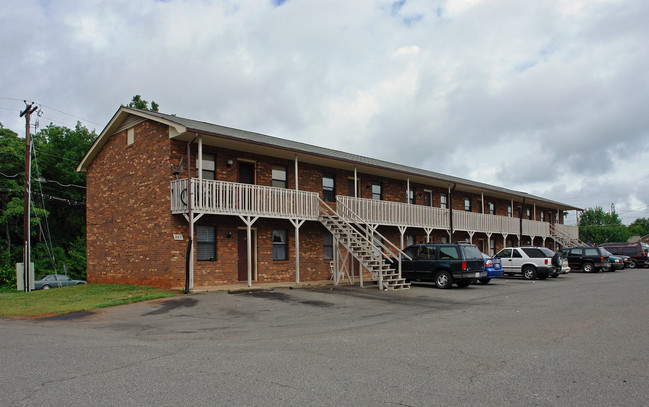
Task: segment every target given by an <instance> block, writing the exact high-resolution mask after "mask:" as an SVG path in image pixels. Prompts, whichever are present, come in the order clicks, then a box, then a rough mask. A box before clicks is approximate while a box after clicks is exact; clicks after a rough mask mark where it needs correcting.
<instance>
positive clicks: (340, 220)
mask: <svg viewBox="0 0 649 407" xmlns="http://www.w3.org/2000/svg"><path fill="white" fill-rule="evenodd" d="M318 201H320V205H319V206H318V208H319V209H320V212H322V214H323V215H324V216H326V217H328V218H329V219H330V220H332V221H333V222H334V223H336V224H338V225H339V224H340V223H343V224H345V225H346V226H347V227H348V228H349V229H351V230H354V231H355V232H356V234H358V235H360V236H361V239H363V241H365V243H366V244H369V246H370V247H377V246H378V247H380V248H381V249H385V250H387V251H388V253H389V254H390V255H392V257H395V258H397V259H398V260H397V261H398V272H399V277H400V278H401V256H397V255H395V254H394V253H393V252H392V251H391V250H390V249H389V248H388V247H387V246H385V245H384V244H383V242H375V241H374V240H373V239H372V240H370V239H369V238H368V237H367V235H366V234H365V235H364V234H362V233H360V232H359V231H358V230H356V228H355V227H354V226H353V225H352V224H351V223H349V222H347V220H346V219H344V218H343V217H341V216H340V215H339V214H338V212H337V211H335V210H334V209H333V208H332V207H331V206H329V205H328V204H327V203H326V202H325V201H323V200H322V199H321V198H320V197H318ZM323 206H324V207H325V208H326V209H327V210H328V211H329V212H327V211H325V210H324V209H323ZM343 206H344V205H343ZM347 209H349V208H347ZM350 212H352V213H354V212H353V211H351V210H350ZM332 213H333V214H335V215H336V216H337V218H334V217H333V216H332V215H331V214H332ZM354 215H355V216H357V217H358V215H356V214H355V213H354ZM374 232H375V233H376V234H378V235H379V236H380V237H381V238H382V239H383V240H386V241H387V242H388V243H390V244H391V245H392V246H394V245H393V244H392V242H390V241H389V240H388V239H386V238H385V236H383V235H382V234H380V233H379V232H377V231H374ZM350 237H351V236H350ZM377 243H378V245H377ZM394 247H395V248H396V249H397V251H398V252H399V253H401V254H402V255H403V256H406V257H407V258H408V259H409V260H412V258H411V257H410V256H408V255H407V254H406V253H404V252H403V251H401V249H399V248H397V247H396V246H394ZM379 253H380V255H379V258H380V257H384V258H386V259H387V260H389V261H390V263H393V262H394V261H393V260H392V258H391V257H389V256H388V255H387V254H385V253H384V252H383V250H379ZM366 267H367V266H366ZM377 274H378V285H379V287H383V273H382V272H380V271H379V272H377Z"/></svg>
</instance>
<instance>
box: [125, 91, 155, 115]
mask: <svg viewBox="0 0 649 407" xmlns="http://www.w3.org/2000/svg"><path fill="white" fill-rule="evenodd" d="M126 106H127V107H132V108H135V109H142V110H150V111H152V112H157V111H158V109H159V108H160V105H159V104H157V103H156V102H155V101H153V100H152V101H151V108H150V109H149V102H147V101H146V100H144V99H142V96H140V95H135V96H133V100H131V102H130V103H129V104H128V105H126Z"/></svg>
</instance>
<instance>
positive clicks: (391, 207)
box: [336, 195, 449, 229]
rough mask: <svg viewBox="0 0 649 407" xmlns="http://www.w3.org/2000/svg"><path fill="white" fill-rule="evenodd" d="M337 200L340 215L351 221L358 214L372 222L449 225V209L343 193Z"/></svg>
mask: <svg viewBox="0 0 649 407" xmlns="http://www.w3.org/2000/svg"><path fill="white" fill-rule="evenodd" d="M336 202H337V203H338V204H339V205H336V210H337V211H338V213H339V214H340V216H342V217H343V218H345V219H346V220H347V221H351V222H356V217H355V216H354V215H356V216H358V217H360V218H361V219H364V220H365V223H370V224H371V223H375V224H380V225H391V226H411V227H421V228H426V227H432V228H434V229H448V227H449V226H448V225H449V223H448V209H441V208H434V207H431V206H423V205H410V204H406V203H402V202H390V201H378V200H375V199H366V198H354V197H350V196H341V195H338V196H337V197H336Z"/></svg>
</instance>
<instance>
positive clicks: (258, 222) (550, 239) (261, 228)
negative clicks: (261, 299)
mask: <svg viewBox="0 0 649 407" xmlns="http://www.w3.org/2000/svg"><path fill="white" fill-rule="evenodd" d="M431 149H433V146H431ZM431 154H434V151H431ZM77 170H78V171H83V172H86V173H87V178H86V185H87V200H86V206H87V254H88V256H87V271H88V273H87V274H88V281H89V282H91V283H132V284H143V285H152V286H161V287H174V288H181V287H183V286H185V287H189V288H190V289H191V288H193V287H206V286H215V285H229V284H240V283H247V284H248V285H252V284H254V283H266V282H295V283H300V282H305V281H315V280H327V279H329V278H334V280H335V281H336V282H337V281H338V280H339V279H340V278H342V277H344V278H346V279H348V280H349V281H357V280H358V281H360V282H361V284H362V282H363V281H364V280H367V279H370V278H371V279H374V280H377V281H378V284H379V286H380V287H386V288H398V287H401V286H403V281H402V279H400V278H399V264H398V263H399V262H398V260H397V261H394V262H392V263H391V262H390V260H389V259H390V258H394V259H399V258H401V255H400V254H401V249H402V248H404V247H405V246H406V245H408V244H412V243H422V242H457V241H468V242H472V243H474V244H476V245H477V246H478V247H479V248H480V250H482V251H483V252H485V253H488V254H493V253H494V252H496V251H497V250H499V249H500V248H502V247H504V246H509V245H538V246H547V247H550V248H552V249H556V248H558V246H563V245H569V244H571V243H572V241H574V240H575V239H576V238H577V236H578V230H577V227H575V226H567V225H564V224H563V222H564V212H565V211H568V210H581V209H580V208H577V207H574V206H571V205H568V204H564V203H560V202H555V201H553V200H550V199H545V198H542V197H538V196H533V195H529V194H526V193H524V192H519V191H514V190H510V189H506V188H501V187H498V186H494V185H488V184H484V183H480V182H474V181H471V180H467V179H462V178H458V177H453V176H448V175H444V174H440V173H436V172H431V171H427V170H422V169H418V168H413V167H409V166H405V165H401V164H394V163H390V162H386V161H382V160H377V159H373V158H368V157H363V156H359V155H354V154H349V153H345V152H342V151H336V150H331V149H327V148H322V147H317V146H313V145H308V144H304V143H299V142H295V141H290V140H285V139H281V138H276V137H271V136H267V135H263V134H258V133H253V132H248V131H244V130H238V129H233V128H228V127H223V126H219V125H215V124H210V123H205V122H200V121H195V120H190V119H185V118H181V117H177V116H173V115H168V114H162V113H157V112H150V111H143V110H137V109H130V108H126V107H121V108H120V109H119V110H118V111H117V112H116V113H115V115H114V116H113V118H112V119H111V120H110V122H109V123H108V125H107V126H106V128H105V129H104V130H103V131H102V132H101V134H100V135H99V137H98V138H97V140H96V141H95V143H94V144H93V145H92V147H91V148H90V150H89V151H88V153H87V154H86V156H85V157H84V158H83V160H82V162H81V163H80V164H79V166H78V168H77ZM386 264H387V266H386ZM332 275H333V277H332Z"/></svg>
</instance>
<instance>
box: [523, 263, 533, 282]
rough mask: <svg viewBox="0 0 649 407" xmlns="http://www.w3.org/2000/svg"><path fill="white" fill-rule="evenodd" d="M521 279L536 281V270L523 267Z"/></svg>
mask: <svg viewBox="0 0 649 407" xmlns="http://www.w3.org/2000/svg"><path fill="white" fill-rule="evenodd" d="M523 278H524V279H525V280H535V279H536V270H535V269H534V267H530V266H527V267H523Z"/></svg>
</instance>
